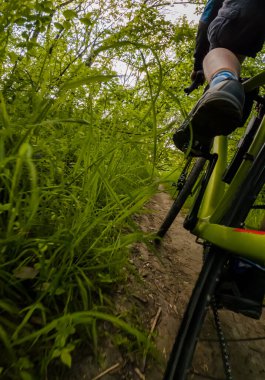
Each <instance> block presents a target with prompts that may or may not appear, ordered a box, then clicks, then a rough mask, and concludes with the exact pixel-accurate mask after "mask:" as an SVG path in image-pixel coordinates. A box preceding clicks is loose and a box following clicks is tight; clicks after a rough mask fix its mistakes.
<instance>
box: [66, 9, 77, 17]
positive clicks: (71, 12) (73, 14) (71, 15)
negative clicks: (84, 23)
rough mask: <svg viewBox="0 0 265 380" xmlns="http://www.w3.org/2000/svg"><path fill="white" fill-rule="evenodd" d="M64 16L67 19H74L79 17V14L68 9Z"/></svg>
mask: <svg viewBox="0 0 265 380" xmlns="http://www.w3.org/2000/svg"><path fill="white" fill-rule="evenodd" d="M63 15H64V17H65V18H66V19H72V18H75V17H77V13H76V12H75V11H73V10H71V9H67V10H66V11H64V12H63Z"/></svg>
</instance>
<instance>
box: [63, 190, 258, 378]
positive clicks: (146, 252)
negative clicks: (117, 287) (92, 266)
mask: <svg viewBox="0 0 265 380" xmlns="http://www.w3.org/2000/svg"><path fill="white" fill-rule="evenodd" d="M171 204H172V200H171V199H170V197H169V196H168V195H167V194H166V193H163V192H161V193H158V194H157V195H156V196H155V197H154V198H153V199H152V200H151V202H149V204H148V205H147V212H146V214H144V215H142V216H141V217H140V218H139V224H140V226H141V228H142V229H143V230H144V231H148V232H152V231H157V229H158V227H159V225H160V224H161V222H162V221H163V219H164V217H165V215H166V213H167V211H168V210H169V208H170V206H171ZM182 223H183V217H181V216H180V217H178V218H177V220H176V221H175V222H174V225H173V226H172V227H171V229H170V231H169V232H168V234H167V236H166V237H165V238H164V240H163V242H162V244H161V246H160V247H159V249H157V250H156V251H154V250H152V249H151V248H149V249H148V248H147V247H146V245H144V244H137V245H136V246H135V247H134V251H133V255H132V260H131V263H132V265H133V267H134V269H135V272H136V273H137V276H138V277H139V278H138V280H137V281H136V280H135V279H136V277H135V275H130V276H129V278H128V284H127V286H126V289H124V290H122V291H120V292H118V293H119V294H118V297H117V309H118V310H120V312H125V311H126V309H130V308H133V309H134V310H135V313H137V315H138V316H139V319H140V320H141V321H142V322H143V323H144V324H145V325H146V328H147V329H148V330H149V331H150V330H151V328H152V327H153V329H154V332H155V334H156V339H155V343H156V346H157V348H158V350H159V352H160V358H162V360H161V359H160V360H157V361H154V360H153V359H151V358H150V357H149V356H148V357H147V358H145V359H144V360H143V358H138V359H137V358H135V356H134V355H132V356H131V357H130V358H129V359H128V357H126V355H123V353H122V352H119V351H118V350H117V349H114V347H109V346H108V345H107V347H106V355H105V367H106V368H108V367H111V366H112V365H114V364H115V363H121V365H120V366H119V367H118V368H117V369H116V370H115V371H111V372H110V373H109V374H106V375H104V376H103V377H101V378H102V379H103V380H121V379H124V380H162V378H163V373H164V370H165V365H166V361H167V359H168V357H169V353H170V351H171V347H172V345H173V343H174V339H175V336H176V333H177V330H178V327H179V323H180V321H181V317H182V315H183V311H184V309H185V307H186V304H187V302H188V300H189V297H190V294H191V291H192V289H193V286H194V283H195V281H196V279H197V275H198V273H199V271H200V268H201V252H202V247H201V246H200V245H198V244H196V242H195V237H194V236H193V235H191V234H190V233H189V232H188V231H186V230H185V229H184V228H183V226H182ZM220 314H222V323H223V329H224V332H225V335H226V337H227V338H228V339H231V340H233V339H239V338H241V339H247V338H255V337H264V336H265V323H264V322H265V318H264V317H265V316H264V313H263V318H262V319H261V320H260V321H255V320H252V319H249V318H246V317H243V316H240V315H237V314H234V313H230V312H228V311H225V312H223V311H222V312H221V313H220ZM202 336H203V337H204V338H207V339H210V340H211V341H210V342H209V341H207V342H205V341H204V342H202V343H201V342H199V344H198V347H197V350H196V356H195V360H194V363H193V373H192V374H191V375H190V379H195V380H197V379H216V380H221V379H224V378H225V376H224V374H223V369H222V360H221V357H220V350H219V345H218V343H216V342H214V341H212V340H216V333H215V329H214V327H213V320H212V318H211V316H210V318H208V319H207V322H206V323H205V327H204V330H203V332H202ZM230 347H231V363H232V369H233V372H232V373H233V379H234V380H265V360H264V357H265V340H259V341H257V340H249V341H236V342H231V343H230ZM125 357H126V358H125ZM90 364H91V361H90ZM87 366H88V363H87V358H86V359H85V362H84V363H83V365H82V363H80V366H79V369H78V371H77V372H78V376H74V375H73V372H72V375H71V376H70V378H71V380H74V379H85V380H92V379H94V377H95V376H96V374H98V373H100V372H102V370H101V371H100V370H99V368H93V367H92V365H90V370H88V368H87ZM77 372H76V371H75V374H76V373H77ZM70 378H69V379H70ZM67 379H68V377H67Z"/></svg>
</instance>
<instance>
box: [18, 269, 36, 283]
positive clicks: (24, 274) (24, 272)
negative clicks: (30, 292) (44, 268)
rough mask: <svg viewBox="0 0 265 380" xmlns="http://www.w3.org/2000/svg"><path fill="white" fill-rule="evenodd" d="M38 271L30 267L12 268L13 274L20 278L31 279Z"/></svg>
mask: <svg viewBox="0 0 265 380" xmlns="http://www.w3.org/2000/svg"><path fill="white" fill-rule="evenodd" d="M38 273H39V271H38V270H37V269H35V268H32V267H19V268H16V269H15V270H14V276H15V277H16V278H20V279H21V280H32V279H33V278H35V277H36V276H37V275H38Z"/></svg>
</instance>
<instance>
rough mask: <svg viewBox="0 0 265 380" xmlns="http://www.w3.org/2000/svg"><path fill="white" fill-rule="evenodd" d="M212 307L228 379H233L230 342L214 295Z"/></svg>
mask: <svg viewBox="0 0 265 380" xmlns="http://www.w3.org/2000/svg"><path fill="white" fill-rule="evenodd" d="M211 307H212V311H213V316H214V322H215V326H216V331H217V335H218V339H219V344H220V348H221V353H222V358H223V364H224V371H225V376H226V380H233V377H232V370H231V365H230V356H229V349H228V343H227V341H226V339H225V336H224V332H223V329H222V325H221V321H220V317H219V314H218V308H217V304H216V299H215V297H214V296H213V297H212V300H211Z"/></svg>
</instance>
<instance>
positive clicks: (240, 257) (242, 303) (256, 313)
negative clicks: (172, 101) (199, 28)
mask: <svg viewBox="0 0 265 380" xmlns="http://www.w3.org/2000/svg"><path fill="white" fill-rule="evenodd" d="M263 85H265V71H263V72H262V73H260V74H258V75H256V76H255V77H252V78H250V79H248V80H247V81H245V82H244V83H243V86H244V89H245V92H246V93H250V92H253V91H254V90H256V89H258V88H259V87H261V86H263ZM193 87H196V86H194V85H193ZM254 101H255V103H256V105H257V107H256V108H257V113H256V115H255V116H253V117H252V118H251V120H250V122H249V123H248V125H247V128H246V131H245V133H244V135H243V137H242V138H241V140H240V142H239V145H238V149H237V151H236V153H235V155H234V157H233V159H232V160H231V161H230V163H229V164H227V145H228V138H227V137H226V136H218V137H216V138H215V139H214V142H213V147H212V149H211V151H210V152H209V153H205V154H202V156H201V157H199V158H198V159H197V161H196V162H195V164H194V166H193V167H192V169H191V171H190V172H189V170H190V167H191V166H192V154H189V156H188V160H187V164H186V165H185V167H184V169H183V171H182V173H181V175H180V178H179V181H178V185H177V186H178V190H179V193H178V195H177V198H176V199H175V201H174V202H173V205H172V207H171V209H170V210H169V213H168V214H167V216H166V218H165V220H164V222H163V223H162V225H161V227H160V229H159V231H158V232H157V238H156V242H161V238H162V237H163V236H164V235H165V234H166V232H167V230H168V229H169V228H170V226H171V224H172V223H173V221H174V219H175V218H176V216H177V215H178V213H179V212H180V210H181V208H182V207H183V205H184V203H185V201H186V199H187V198H188V197H189V196H190V195H191V194H192V193H193V192H195V199H194V201H193V204H192V206H191V208H190V210H189V212H188V214H187V216H186V218H185V221H184V227H185V228H186V229H188V230H189V231H190V232H191V233H192V234H193V235H195V236H196V237H197V240H200V241H201V242H202V243H201V244H203V246H204V263H203V265H202V269H201V272H200V275H199V277H198V280H197V283H196V284H195V287H194V290H193V293H192V295H191V298H190V301H189V303H188V306H187V309H186V311H185V314H184V316H183V319H182V322H181V325H180V328H179V332H178V335H177V337H176V341H175V344H174V346H173V349H172V352H171V355H170V359H169V361H168V364H167V368H166V372H165V375H164V380H184V379H186V377H187V373H188V370H189V368H190V366H191V362H192V357H193V354H194V351H195V347H196V343H197V340H198V337H199V333H200V330H201V328H202V325H203V322H204V319H205V316H206V312H207V310H208V309H209V307H211V308H212V309H213V311H214V315H215V319H216V323H217V325H218V323H219V322H220V321H219V319H218V309H219V308H222V307H225V308H227V309H228V310H232V311H236V312H239V313H241V314H244V315H246V316H248V317H251V318H256V319H258V318H259V317H260V315H261V309H260V308H259V307H257V308H256V309H255V307H254V303H255V302H254V301H253V302H254V303H251V300H248V301H249V302H247V300H242V299H240V297H236V296H234V295H233V294H232V295H231V294H230V293H229V292H228V293H227V294H226V293H225V292H224V289H223V288H222V286H223V284H224V283H225V281H227V282H228V283H229V281H230V283H231V284H232V283H233V281H234V279H233V278H231V273H230V269H231V265H232V263H238V262H242V263H247V262H248V260H250V262H251V265H252V263H256V266H255V267H254V268H255V269H253V270H254V272H255V270H256V272H255V273H257V274H258V275H260V276H261V281H263V282H262V284H263V285H264V281H265V271H264V270H263V269H264V268H265V267H264V266H265V231H260V230H259V229H255V228H253V227H248V226H247V223H248V216H249V214H250V212H251V210H252V209H253V208H254V209H256V210H257V209H260V210H263V209H264V208H265V207H264V205H263V204H259V197H260V196H261V195H260V194H261V193H262V190H264V184H265V117H264V115H265V97H263V96H261V95H259V94H258V92H257V93H255V96H254ZM207 162H208V165H207ZM194 189H195V190H194ZM245 260H246V261H245ZM246 266H247V264H246ZM229 275H230V278H229ZM232 276H233V275H232ZM227 279H228V280H227ZM263 287H264V286H263ZM230 290H231V289H229V291H230ZM222 292H223V293H222ZM263 295H264V294H263ZM261 296H262V295H261ZM217 327H218V326H217ZM219 327H220V326H219ZM219 333H220V334H221V335H220V339H222V338H223V337H222V333H221V332H220V331H219ZM222 348H223V350H222V355H223V358H224V360H227V349H226V347H225V345H224V346H223V347H222ZM224 370H225V374H226V379H228V380H231V379H232V375H231V369H230V367H229V365H228V364H227V363H226V365H225V368H224Z"/></svg>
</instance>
